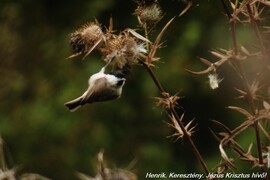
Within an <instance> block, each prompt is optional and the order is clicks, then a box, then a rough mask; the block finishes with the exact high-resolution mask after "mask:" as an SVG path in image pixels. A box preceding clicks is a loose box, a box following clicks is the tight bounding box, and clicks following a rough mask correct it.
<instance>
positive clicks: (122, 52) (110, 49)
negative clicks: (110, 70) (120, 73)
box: [100, 31, 147, 69]
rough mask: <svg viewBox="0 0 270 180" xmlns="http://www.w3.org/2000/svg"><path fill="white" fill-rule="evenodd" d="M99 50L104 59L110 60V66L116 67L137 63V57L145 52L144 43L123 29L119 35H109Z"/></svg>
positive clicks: (121, 67)
mask: <svg viewBox="0 0 270 180" xmlns="http://www.w3.org/2000/svg"><path fill="white" fill-rule="evenodd" d="M100 50H101V53H102V54H103V56H104V57H105V58H104V61H105V62H109V61H111V64H112V66H114V67H116V68H118V69H123V68H124V67H130V66H131V65H133V64H137V63H138V58H139V57H140V56H141V55H142V54H144V53H146V52H147V51H146V49H145V44H144V43H142V42H139V41H138V39H137V38H135V37H132V36H130V34H129V33H127V32H125V31H124V32H123V33H121V34H120V35H110V37H109V38H108V39H107V40H106V45H105V46H104V47H103V48H101V49H100Z"/></svg>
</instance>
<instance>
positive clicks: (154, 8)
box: [134, 1, 162, 27]
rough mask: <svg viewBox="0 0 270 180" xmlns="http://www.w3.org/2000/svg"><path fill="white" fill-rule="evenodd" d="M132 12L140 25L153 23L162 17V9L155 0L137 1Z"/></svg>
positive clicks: (144, 25)
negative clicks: (150, 0)
mask: <svg viewBox="0 0 270 180" xmlns="http://www.w3.org/2000/svg"><path fill="white" fill-rule="evenodd" d="M134 14H135V15H136V16H137V18H138V21H139V23H140V25H141V26H142V27H146V25H148V26H149V25H150V26H152V25H155V24H156V23H157V22H158V21H160V20H161V18H162V10H161V9H160V6H159V4H158V3H157V2H156V1H155V2H152V3H139V4H138V7H137V8H136V10H135V13H134Z"/></svg>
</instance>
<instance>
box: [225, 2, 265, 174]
mask: <svg viewBox="0 0 270 180" xmlns="http://www.w3.org/2000/svg"><path fill="white" fill-rule="evenodd" d="M221 3H222V5H223V7H224V9H225V12H226V13H227V16H228V18H229V21H230V26H231V32H232V40H233V47H234V56H235V57H236V58H235V64H236V66H237V68H238V70H239V73H240V76H241V78H242V79H243V84H244V89H245V91H246V93H247V94H246V99H247V102H248V105H249V107H250V109H251V112H252V115H253V116H255V115H256V108H255V105H254V99H253V96H252V93H251V88H250V85H249V82H248V79H247V76H246V73H245V71H244V68H243V65H242V63H241V62H240V61H239V60H238V59H237V55H238V46H237V39H236V28H235V20H234V19H233V16H232V15H231V13H230V11H229V10H228V8H227V6H226V4H225V2H224V1H223V0H221ZM249 8H250V7H249ZM250 11H251V9H250ZM254 129H255V134H256V142H257V151H258V157H259V163H260V164H261V165H263V157H262V147H261V139H260V134H259V128H258V122H257V121H255V122H254ZM261 170H262V171H263V172H264V168H263V167H261Z"/></svg>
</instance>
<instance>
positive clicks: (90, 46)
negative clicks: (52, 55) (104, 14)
mask: <svg viewBox="0 0 270 180" xmlns="http://www.w3.org/2000/svg"><path fill="white" fill-rule="evenodd" d="M103 39H104V33H103V31H102V29H101V27H100V25H99V24H98V23H93V22H91V23H87V24H85V25H84V26H82V27H81V28H80V29H78V30H77V31H75V32H74V33H72V34H71V35H70V39H69V44H70V45H71V48H72V50H73V52H74V54H73V55H71V56H70V57H68V58H73V57H75V56H78V55H80V54H85V56H84V57H86V56H87V55H89V54H90V53H91V52H92V51H93V50H94V49H95V48H96V47H97V46H98V45H99V44H100V43H101V42H102V40H103Z"/></svg>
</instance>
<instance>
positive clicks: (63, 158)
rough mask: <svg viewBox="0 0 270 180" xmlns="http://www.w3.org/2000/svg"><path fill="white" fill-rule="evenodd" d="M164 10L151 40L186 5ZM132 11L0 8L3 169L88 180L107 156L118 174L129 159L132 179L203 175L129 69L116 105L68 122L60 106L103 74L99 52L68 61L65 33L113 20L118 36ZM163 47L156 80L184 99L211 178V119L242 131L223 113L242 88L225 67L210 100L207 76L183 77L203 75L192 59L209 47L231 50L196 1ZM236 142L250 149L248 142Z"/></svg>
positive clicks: (46, 4) (127, 4) (170, 4)
mask: <svg viewBox="0 0 270 180" xmlns="http://www.w3.org/2000/svg"><path fill="white" fill-rule="evenodd" d="M161 7H162V9H163V12H164V18H163V20H162V21H161V22H160V23H159V24H158V26H157V27H156V30H155V31H154V35H153V37H155V35H156V34H157V33H158V32H159V31H160V29H161V28H162V27H163V26H164V25H165V24H166V22H167V21H168V20H169V19H170V18H171V17H173V16H175V15H178V14H179V13H180V11H181V9H183V7H184V6H183V4H182V3H181V2H180V1H177V0H162V1H161ZM135 8H136V4H135V3H134V2H133V1H131V0H115V1H113V0H80V1H71V0H65V1H64V0H59V1H54V0H39V1H36V0H18V1H15V0H1V1H0V74H1V76H0V77H1V81H0V102H1V103H0V108H1V110H0V133H1V135H2V137H3V139H4V140H5V153H6V158H7V162H8V165H9V167H18V166H19V167H20V168H19V173H24V172H33V173H40V174H42V175H44V176H46V177H49V178H52V179H76V175H75V173H76V171H79V172H83V173H86V174H89V175H95V173H96V155H97V153H98V152H99V151H100V149H104V151H105V159H106V161H107V162H108V164H109V166H111V167H122V168H125V167H127V166H128V165H129V164H130V162H131V161H132V160H134V159H136V160H137V163H136V164H135V165H134V166H133V167H132V171H134V172H135V173H137V174H138V176H139V179H144V177H145V174H146V172H157V173H158V172H172V171H175V172H178V173H192V172H198V173H199V172H202V170H201V168H200V166H199V164H198V163H197V161H196V159H195V157H194V154H193V152H192V151H191V149H190V146H189V144H188V142H186V141H181V140H180V141H177V142H173V141H172V139H170V138H167V136H169V135H171V134H173V132H174V131H173V130H172V129H171V128H170V127H168V126H167V125H166V124H165V122H164V121H169V120H168V117H167V114H166V113H165V111H164V112H161V109H160V108H159V107H155V100H154V99H153V97H155V96H158V95H159V94H158V91H157V89H156V87H155V85H154V83H153V82H152V81H151V79H150V77H149V75H148V74H147V72H146V71H145V70H144V69H143V67H141V66H134V67H133V69H132V75H131V77H130V78H129V79H128V81H127V83H126V85H125V87H124V91H123V95H122V97H121V99H119V100H117V101H111V102H105V103H97V104H93V105H87V106H84V107H83V108H81V109H80V110H78V111H76V112H74V113H70V112H69V111H68V110H67V109H66V108H65V107H64V106H63V104H64V103H65V102H66V101H69V100H71V99H73V98H75V97H77V96H78V95H80V94H81V93H82V92H83V91H84V90H85V89H86V87H87V79H88V78H89V76H90V75H91V74H93V73H95V72H97V71H98V70H99V69H100V68H101V67H102V66H103V64H102V61H101V57H100V56H99V54H97V53H92V54H91V55H90V56H89V57H87V58H86V60H84V61H82V60H81V59H82V57H77V58H75V59H73V60H65V58H66V57H68V56H69V55H71V53H72V52H71V49H70V47H69V44H68V37H69V34H70V33H71V32H73V31H74V30H76V29H77V28H79V27H80V26H81V25H83V24H84V23H86V22H89V21H94V19H95V18H96V19H97V20H98V21H99V22H100V23H101V24H102V25H104V26H108V23H109V17H110V16H112V17H113V20H114V29H116V30H123V29H125V28H128V27H129V28H137V27H138V26H137V19H136V17H135V16H134V15H132V14H133V12H134V9H135ZM241 28H243V27H240V31H241ZM138 32H140V33H142V32H141V31H138ZM248 33H249V32H246V31H244V30H243V33H241V35H240V36H243V37H244V38H243V44H245V40H246V37H247V36H248ZM239 34H240V33H239ZM152 40H153V39H152ZM164 43H165V45H166V46H165V47H164V48H163V49H161V50H160V51H159V53H158V56H159V57H161V62H159V63H157V64H156V67H155V72H156V73H157V76H158V77H159V79H160V81H161V83H162V84H163V85H164V87H165V89H166V90H168V91H169V92H171V94H174V93H176V92H179V91H180V96H184V98H183V99H181V100H180V101H179V104H180V105H181V107H183V108H180V109H179V113H182V112H185V114H186V116H185V120H186V121H187V120H191V119H193V118H195V123H194V124H197V126H196V133H195V135H194V137H193V139H194V142H195V144H196V145H198V149H199V150H200V151H201V153H202V156H203V157H204V158H205V160H206V161H207V164H208V165H209V168H210V169H211V168H213V167H214V166H215V164H217V163H219V161H220V156H219V151H218V147H217V145H218V143H217V142H216V141H215V140H214V138H213V136H212V135H211V133H210V131H209V128H212V129H216V127H215V125H213V123H212V122H211V121H210V120H211V119H218V120H220V121H222V122H224V123H225V124H227V125H228V126H229V127H235V125H237V124H239V123H240V122H241V119H239V116H238V114H235V113H232V112H231V111H230V110H228V109H226V108H225V107H226V106H228V105H231V104H234V103H236V102H235V100H234V97H235V90H234V86H236V85H237V84H238V83H239V82H238V81H239V79H238V78H237V77H235V74H233V73H234V72H233V70H230V69H231V68H228V67H226V66H225V68H221V70H220V71H219V72H218V73H219V74H221V77H222V78H224V80H223V82H222V83H221V84H220V86H221V88H219V89H217V90H215V91H213V90H211V89H210V87H209V85H208V84H207V76H195V75H191V74H189V73H187V72H186V71H185V68H188V69H192V70H201V69H203V68H205V66H203V65H202V64H201V63H200V61H199V60H198V57H205V58H208V57H209V56H210V53H209V50H211V49H213V48H220V47H221V48H228V47H230V44H231V40H230V32H229V26H228V23H227V19H226V17H225V15H224V14H223V13H222V6H221V4H220V2H219V1H216V0H211V1H195V2H194V5H193V6H192V8H191V9H190V11H188V13H187V14H185V15H184V16H182V17H181V18H177V19H176V20H175V22H174V23H173V24H172V25H171V26H170V27H169V29H168V31H167V33H166V34H165V36H164ZM240 117H241V116H240ZM241 118H242V117H241ZM249 133H251V134H252V133H253V132H252V131H251V132H249ZM252 135H253V134H252ZM239 140H240V141H241V142H242V143H243V144H244V147H247V144H248V143H250V142H252V141H253V140H254V138H252V136H251V138H249V139H247V138H242V139H241V137H239Z"/></svg>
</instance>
